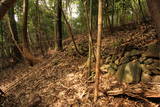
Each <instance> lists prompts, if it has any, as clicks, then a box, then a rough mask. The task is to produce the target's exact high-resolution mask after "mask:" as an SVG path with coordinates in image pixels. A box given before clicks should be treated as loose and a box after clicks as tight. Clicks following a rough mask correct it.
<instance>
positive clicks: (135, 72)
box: [117, 61, 142, 83]
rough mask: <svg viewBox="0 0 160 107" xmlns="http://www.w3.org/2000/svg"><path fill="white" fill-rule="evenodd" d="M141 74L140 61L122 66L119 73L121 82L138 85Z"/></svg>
mask: <svg viewBox="0 0 160 107" xmlns="http://www.w3.org/2000/svg"><path fill="white" fill-rule="evenodd" d="M141 74H142V69H141V66H140V63H139V62H138V61H132V62H129V63H127V64H124V65H122V66H121V67H120V68H119V70H118V72H117V76H118V78H119V80H120V81H123V82H127V83H132V82H136V83H138V82H139V81H140V80H141Z"/></svg>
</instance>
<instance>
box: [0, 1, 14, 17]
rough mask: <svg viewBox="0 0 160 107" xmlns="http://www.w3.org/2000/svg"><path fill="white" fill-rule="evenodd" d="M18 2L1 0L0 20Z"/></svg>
mask: <svg viewBox="0 0 160 107" xmlns="http://www.w3.org/2000/svg"><path fill="white" fill-rule="evenodd" d="M15 2H16V0H1V1H0V20H1V19H2V17H3V16H4V15H5V14H6V13H7V10H9V8H10V7H12V5H13V4H14V3H15Z"/></svg>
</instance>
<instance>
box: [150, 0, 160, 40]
mask: <svg viewBox="0 0 160 107" xmlns="http://www.w3.org/2000/svg"><path fill="white" fill-rule="evenodd" d="M147 5H148V8H149V11H150V14H151V17H152V19H153V21H154V23H155V25H156V30H157V33H158V37H160V21H159V19H160V0H147Z"/></svg>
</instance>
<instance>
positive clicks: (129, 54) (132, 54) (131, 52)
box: [125, 49, 141, 57]
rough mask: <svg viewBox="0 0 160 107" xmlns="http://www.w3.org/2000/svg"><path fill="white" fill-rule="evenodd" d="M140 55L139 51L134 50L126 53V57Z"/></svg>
mask: <svg viewBox="0 0 160 107" xmlns="http://www.w3.org/2000/svg"><path fill="white" fill-rule="evenodd" d="M140 54H141V52H140V51H138V50H136V49H133V50H131V51H129V52H126V53H125V57H132V56H138V55H140Z"/></svg>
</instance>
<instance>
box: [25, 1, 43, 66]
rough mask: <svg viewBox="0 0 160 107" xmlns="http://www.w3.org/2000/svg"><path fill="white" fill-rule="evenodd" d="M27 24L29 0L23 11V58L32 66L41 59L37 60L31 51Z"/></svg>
mask: <svg viewBox="0 0 160 107" xmlns="http://www.w3.org/2000/svg"><path fill="white" fill-rule="evenodd" d="M27 23H28V0H24V10H23V56H24V57H25V59H26V60H27V61H28V62H29V64H30V65H31V66H33V65H34V64H36V63H38V62H40V60H41V59H39V58H35V57H34V56H33V55H32V53H31V52H30V49H29V40H28V33H27Z"/></svg>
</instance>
